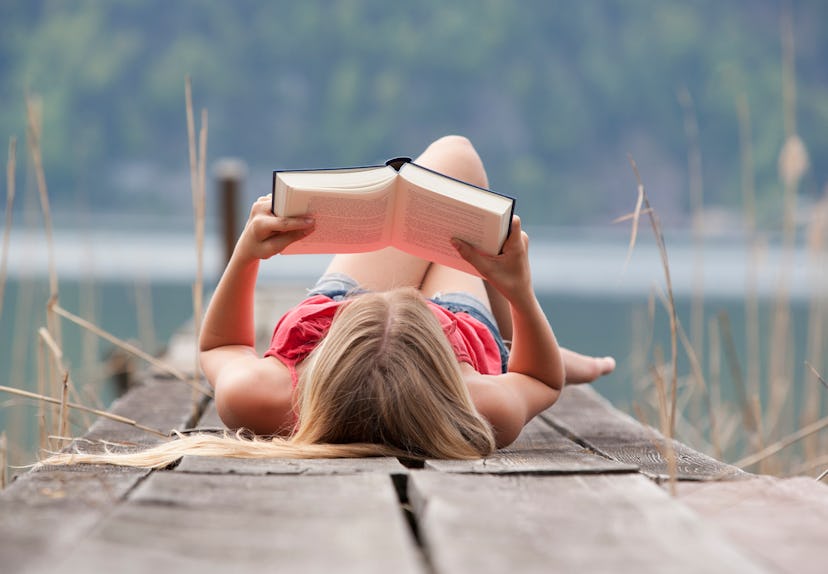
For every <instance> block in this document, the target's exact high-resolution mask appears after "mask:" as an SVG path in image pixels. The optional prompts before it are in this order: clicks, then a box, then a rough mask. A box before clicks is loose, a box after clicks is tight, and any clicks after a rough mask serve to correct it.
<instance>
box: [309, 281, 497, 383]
mask: <svg viewBox="0 0 828 574" xmlns="http://www.w3.org/2000/svg"><path fill="white" fill-rule="evenodd" d="M366 292H367V290H366V289H362V288H361V287H360V286H359V284H358V283H357V282H356V281H355V280H354V279H353V278H352V277H350V276H348V275H345V274H344V273H327V274H325V275H323V276H322V277H320V278H319V281H317V282H316V285H314V286H313V288H312V289H310V291H308V297H312V296H314V295H325V296H326V297H330V298H331V299H333V300H334V301H342V300H343V299H346V298H347V297H350V296H353V295H359V294H360V293H366ZM429 300H430V301H432V302H433V303H435V304H437V305H439V306H440V307H443V308H444V309H446V310H448V311H451V312H452V313H467V314H469V315H471V316H472V317H474V318H475V319H477V320H478V321H480V322H481V323H483V325H485V327H486V328H487V329H488V330H489V332H491V334H492V337H494V340H495V344H497V349H498V351H499V353H500V370H501V372H502V373H505V372H506V367H507V365H508V362H509V350H508V349H507V348H506V344H505V343H504V341H503V337H502V336H501V334H500V331H499V330H498V328H497V322H496V321H495V318H494V315H493V314H492V312H491V311H490V310H489V308H488V307H486V305H484V304H483V302H482V301H480V299H478V298H477V297H475V296H474V295H472V294H471V293H466V292H465V291H453V292H450V293H437V294H436V295H435V296H434V297H432V298H431V299H429Z"/></svg>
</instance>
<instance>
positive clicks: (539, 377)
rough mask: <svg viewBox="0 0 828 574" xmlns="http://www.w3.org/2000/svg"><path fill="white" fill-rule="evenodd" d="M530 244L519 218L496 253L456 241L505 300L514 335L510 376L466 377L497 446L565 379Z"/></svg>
mask: <svg viewBox="0 0 828 574" xmlns="http://www.w3.org/2000/svg"><path fill="white" fill-rule="evenodd" d="M528 246H529V238H528V236H527V235H526V233H525V232H524V231H522V230H521V225H520V218H519V217H517V216H515V217H514V219H513V221H512V232H511V234H510V235H509V238H508V239H507V240H506V243H505V244H504V245H503V251H502V253H501V254H500V255H496V256H491V255H486V254H484V253H481V252H480V251H478V250H476V249H474V248H473V247H472V246H470V245H468V244H466V243H463V242H462V241H455V248H456V249H457V250H458V252H459V253H460V255H461V256H462V257H463V258H464V259H465V260H466V261H468V262H469V263H471V264H472V265H474V267H475V268H476V269H477V270H478V271H479V272H480V274H481V275H483V277H484V278H485V279H486V280H487V281H488V282H489V284H490V285H491V286H492V287H494V288H495V289H497V290H498V291H499V292H500V293H501V294H502V295H503V296H504V297H505V298H506V300H507V301H508V302H509V307H510V312H511V316H512V326H513V333H512V348H511V352H510V354H509V367H508V372H507V373H506V374H503V375H497V376H494V377H487V376H476V377H475V376H471V377H467V380H469V382H470V385H469V388H470V391H471V392H472V397H473V399H474V400H475V405H476V406H477V407H478V409H479V410H480V411H481V414H483V415H484V416H486V418H487V419H488V420H489V421H490V422H492V424H493V425H494V426H495V429H496V431H498V445H499V446H504V445H505V444H509V443H510V442H512V440H514V439H515V438H517V435H518V434H519V433H520V429H522V428H523V425H525V424H526V423H527V422H528V421H529V420H531V419H532V418H533V417H534V416H535V415H537V414H539V413H540V412H542V411H543V410H545V409H547V408H548V407H550V406H551V405H552V404H553V403H554V402H555V401H556V400H557V399H558V397H559V396H560V392H561V389H562V388H563V385H564V381H565V379H566V373H565V370H564V362H563V358H562V356H561V351H560V348H559V347H558V342H557V340H556V338H555V334H554V333H553V331H552V327H551V326H550V325H549V322H548V321H547V319H546V315H545V314H544V312H543V309H542V308H541V306H540V303H539V302H538V299H537V297H536V296H535V292H534V289H533V288H532V277H531V271H530V268H529V256H528Z"/></svg>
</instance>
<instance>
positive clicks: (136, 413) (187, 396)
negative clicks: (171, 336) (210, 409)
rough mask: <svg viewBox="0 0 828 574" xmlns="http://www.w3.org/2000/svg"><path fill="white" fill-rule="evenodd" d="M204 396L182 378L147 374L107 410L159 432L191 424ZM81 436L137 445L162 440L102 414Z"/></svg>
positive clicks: (204, 399) (199, 411) (198, 415)
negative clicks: (155, 376) (156, 376)
mask: <svg viewBox="0 0 828 574" xmlns="http://www.w3.org/2000/svg"><path fill="white" fill-rule="evenodd" d="M205 388H206V387H205ZM207 400H208V397H207V396H205V395H204V394H197V395H194V394H193V389H192V387H190V386H189V385H188V384H186V383H184V382H183V381H179V380H175V379H168V378H160V377H158V378H148V379H145V381H144V382H143V383H140V384H138V385H136V386H134V387H132V388H130V390H129V392H128V393H127V394H125V395H124V396H123V397H121V398H119V399H117V400H116V401H115V402H114V403H113V404H112V406H111V407H110V409H109V412H111V413H113V414H117V415H121V416H124V417H127V418H129V419H132V420H134V421H136V422H138V423H140V424H142V425H144V426H146V427H149V428H152V429H155V430H158V431H161V432H162V433H169V432H170V431H171V430H173V429H182V428H187V427H190V426H192V425H193V424H194V423H195V421H196V420H198V418H199V417H200V416H201V411H202V410H203V409H204V406H205V404H206V402H207ZM84 438H86V439H87V440H107V441H112V442H123V443H127V444H129V443H134V444H140V445H150V444H157V443H158V442H161V441H163V440H165V439H164V438H162V437H159V436H157V435H155V434H152V433H147V432H145V431H142V430H140V429H138V428H135V427H133V426H130V425H126V424H123V423H119V422H116V421H113V420H109V419H105V418H99V419H98V420H97V421H96V422H95V424H93V425H92V426H91V427H90V428H89V430H88V431H87V433H86V434H85V435H84ZM79 447H80V448H83V445H82V444H80V445H79Z"/></svg>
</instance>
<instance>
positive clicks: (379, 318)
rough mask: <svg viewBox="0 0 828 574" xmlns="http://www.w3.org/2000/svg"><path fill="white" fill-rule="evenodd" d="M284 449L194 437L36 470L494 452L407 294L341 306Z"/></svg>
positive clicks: (447, 357)
mask: <svg viewBox="0 0 828 574" xmlns="http://www.w3.org/2000/svg"><path fill="white" fill-rule="evenodd" d="M297 400H298V407H299V420H298V424H297V429H296V432H295V433H294V434H293V436H291V437H290V438H288V439H285V438H280V437H273V438H263V437H254V438H252V439H248V438H243V437H242V433H236V435H235V436H231V435H227V434H225V436H215V435H207V434H198V435H190V436H181V437H180V438H178V439H176V440H173V441H170V442H167V443H164V444H161V445H158V446H154V447H150V448H149V449H147V450H143V451H140V452H134V453H106V454H83V453H64V454H57V455H54V456H52V457H51V458H49V459H47V460H45V461H43V464H73V463H93V464H94V463H108V464H116V465H124V466H140V467H153V468H158V467H163V466H167V465H169V464H171V463H172V462H174V461H175V460H177V459H178V458H179V457H181V456H182V455H185V454H186V455H200V456H227V457H236V458H271V457H283V458H341V457H363V456H400V457H407V458H448V459H452V458H454V459H468V458H479V457H481V456H486V455H488V454H490V453H491V452H493V451H494V450H495V439H494V433H493V431H492V428H491V426H490V425H489V423H488V422H487V421H486V420H485V419H484V418H483V417H482V416H481V415H480V414H479V413H478V412H477V410H476V409H475V407H474V404H473V402H472V399H471V396H470V394H469V391H468V387H467V386H466V384H465V382H464V380H463V377H462V374H461V372H460V367H459V364H458V362H457V359H456V358H455V355H454V352H453V351H452V349H451V346H450V344H449V342H448V340H447V338H446V337H445V335H444V334H443V330H442V327H441V326H440V323H439V322H438V321H437V319H436V317H435V316H434V314H433V313H432V312H431V310H430V309H429V308H428V306H427V304H426V302H425V300H424V299H423V297H422V295H421V294H420V293H419V291H417V290H416V289H412V288H405V289H397V290H393V291H386V292H382V293H366V294H363V295H360V296H358V297H354V298H353V299H349V300H348V301H346V302H345V303H344V304H343V305H342V306H341V307H340V309H339V311H338V312H337V314H336V316H335V317H334V320H333V322H332V323H331V327H330V330H329V331H328V333H327V335H326V336H325V337H324V339H323V340H322V341H321V342H320V343H319V344H318V345H317V347H316V349H314V351H313V352H312V353H311V354H310V356H309V357H308V358H307V359H306V361H305V368H304V370H303V372H302V374H301V376H300V380H299V387H298V398H297Z"/></svg>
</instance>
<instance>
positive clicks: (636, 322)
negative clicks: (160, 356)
mask: <svg viewBox="0 0 828 574" xmlns="http://www.w3.org/2000/svg"><path fill="white" fill-rule="evenodd" d="M530 231H531V230H530ZM531 235H532V237H533V240H532V246H531V249H530V252H531V253H532V260H533V261H532V263H533V269H534V270H535V272H534V274H535V275H534V277H535V283H536V289H537V290H538V292H539V293H540V297H541V302H542V304H543V307H544V309H545V311H546V313H547V315H548V316H549V318H550V321H551V323H552V325H553V327H554V329H555V331H556V334H557V336H558V338H559V340H560V342H561V344H563V345H565V346H568V347H570V348H572V349H574V350H577V351H580V352H584V353H589V354H598V355H613V356H615V357H616V359H617V360H618V369H617V371H616V373H614V374H613V375H611V376H609V377H606V378H605V379H604V380H602V381H600V382H599V383H597V385H596V387H597V389H598V390H599V391H600V392H601V393H602V394H604V395H605V396H606V397H608V398H609V399H610V400H612V401H613V402H614V403H615V404H617V405H618V406H619V407H621V408H624V409H629V408H630V405H632V404H633V403H634V402H642V401H643V400H644V399H643V397H642V396H641V394H642V391H641V389H640V388H639V387H638V386H637V385H636V384H635V381H636V380H637V379H639V378H642V377H646V368H647V365H648V364H651V363H652V361H653V359H652V356H653V354H652V353H653V348H655V347H656V346H658V347H660V348H661V349H663V350H664V353H665V355H667V356H669V352H670V337H669V324H668V321H667V316H666V314H665V313H664V312H663V310H661V309H660V305H659V309H658V311H657V313H656V319H655V322H654V323H653V326H652V328H651V327H650V326H649V321H648V319H647V306H648V300H649V298H650V296H651V293H652V292H653V289H654V287H655V286H658V285H663V284H664V280H663V268H662V266H661V262H660V259H659V255H658V252H657V250H656V249H655V247H654V245H653V244H652V242H648V241H647V240H646V239H642V240H641V242H640V244H639V245H638V246H637V247H636V250H635V252H634V254H633V256H632V258H631V259H630V260H629V262H628V263H626V264H625V261H626V258H627V242H628V238H627V237H626V236H625V235H623V234H601V233H597V234H596V233H594V232H593V233H587V232H585V231H584V230H536V231H534V232H531ZM42 237H43V236H42V233H39V232H26V231H25V230H23V231H15V233H14V234H13V237H12V252H11V253H12V256H11V258H10V266H9V268H10V278H9V281H8V284H7V287H6V292H5V297H4V307H3V315H2V324H0V365H2V368H0V384H4V385H9V386H16V387H20V388H26V389H29V390H35V389H36V381H37V370H36V367H35V359H34V357H35V355H36V348H37V330H38V328H40V327H42V326H44V325H45V320H46V319H45V302H46V300H47V297H48V285H47V283H48V281H47V278H46V269H47V268H48V263H47V261H48V259H47V256H48V255H47V252H46V249H45V245H44V244H43V239H42ZM56 239H57V241H56V247H55V251H56V254H57V261H58V275H59V277H60V301H61V305H62V306H63V307H64V308H66V309H68V310H70V311H72V312H74V313H76V314H79V315H81V316H83V317H86V318H89V319H91V320H93V321H94V322H95V323H97V324H98V325H100V326H101V327H102V328H103V329H105V330H107V331H109V332H111V333H113V334H114V335H116V336H117V337H120V338H122V339H127V340H132V341H135V342H137V343H138V344H139V345H140V346H141V347H142V348H144V349H146V350H149V351H157V350H158V349H160V348H161V346H162V345H163V343H164V342H165V341H166V340H167V339H168V338H169V336H170V335H171V334H172V333H173V332H174V330H175V329H176V328H178V327H179V326H180V325H181V324H182V323H184V322H185V321H186V320H187V319H188V318H190V317H191V315H192V300H191V286H190V282H191V281H192V278H193V276H194V274H195V247H194V243H193V241H192V239H191V237H190V236H188V235H186V234H182V233H170V232H166V231H163V230H157V231H152V232H149V233H148V232H142V233H137V232H123V231H115V230H112V231H99V232H89V231H87V232H82V231H63V232H58V233H57V234H56ZM673 243H674V244H673V245H672V246H671V245H670V243H669V242H668V249H670V268H671V274H672V278H673V287H674V292H675V295H676V300H677V303H678V314H679V318H680V320H681V321H682V323H683V324H684V325H685V327H686V329H687V330H688V331H689V329H690V326H689V325H690V294H691V293H692V291H693V287H694V284H695V282H700V284H701V285H702V287H703V290H704V293H705V315H706V320H705V325H706V324H707V320H708V319H709V318H711V317H715V316H716V315H717V314H718V313H720V312H725V313H726V314H727V315H728V316H729V318H730V321H731V323H732V325H733V333H734V339H735V341H736V347H737V350H738V352H739V353H740V356H741V360H742V361H743V360H744V347H745V334H744V303H743V300H744V296H743V294H744V291H745V277H746V275H747V273H748V270H749V269H750V265H749V263H748V261H749V260H750V258H749V257H748V256H747V252H746V250H745V248H744V246H743V245H742V244H741V242H739V241H733V240H722V241H720V242H718V243H717V244H715V245H708V246H706V248H705V251H704V255H703V264H704V265H703V269H704V271H703V272H702V273H698V272H697V271H695V269H697V265H698V263H699V259H698V258H697V256H696V254H695V252H694V251H693V250H692V248H691V246H690V245H689V243H688V242H687V241H684V240H682V239H681V238H678V239H676V240H675V241H674V242H673ZM327 260H328V257H324V256H320V257H278V258H275V259H273V260H271V261H269V262H266V263H265V264H264V265H263V267H262V280H264V281H276V280H279V279H284V280H286V281H290V282H291V283H296V282H297V281H301V282H310V281H312V279H313V278H314V277H315V276H316V275H317V274H318V273H319V272H320V271H321V270H322V269H323V268H324V265H325V263H326V261H327ZM817 267H818V268H819V269H822V268H823V267H821V266H817ZM220 268H221V257H220V249H219V245H218V242H217V241H216V239H215V238H208V241H207V244H206V249H205V269H206V276H207V277H208V278H209V281H208V286H207V289H209V287H210V283H211V282H212V281H215V279H216V278H217V276H218V274H219V273H220ZM782 271H784V272H785V275H784V277H785V278H786V279H785V282H786V285H787V288H788V290H789V292H790V293H791V297H792V304H791V309H792V330H791V340H792V348H793V349H794V351H793V353H794V356H793V357H791V360H790V363H791V365H793V368H794V369H795V370H796V373H797V379H796V380H797V387H796V388H795V393H796V394H797V396H799V395H800V394H801V391H800V390H797V389H799V388H801V387H802V386H803V385H806V384H809V383H807V382H806V379H807V377H805V376H804V367H803V366H802V365H803V363H804V361H805V359H806V356H805V349H806V347H807V339H808V335H807V333H808V304H809V299H810V294H811V293H813V292H821V293H823V294H826V293H828V289H825V283H824V277H822V276H819V275H817V274H816V272H815V266H814V264H813V262H811V261H809V259H808V255H807V253H805V252H803V251H801V250H800V251H797V252H795V253H794V254H793V256H792V258H790V260H789V261H788V262H786V259H785V258H784V254H783V252H782V251H781V250H778V249H777V250H773V249H766V250H765V252H764V254H763V256H762V259H761V260H760V263H759V265H758V266H757V267H756V268H755V277H756V281H755V283H754V285H755V288H756V289H757V291H758V292H759V294H760V295H761V296H762V297H763V298H764V301H765V302H764V303H763V304H762V308H761V313H760V316H761V320H762V323H761V330H760V332H761V333H763V340H762V349H763V350H765V351H766V350H767V340H766V338H765V337H764V335H766V334H767V333H768V331H769V329H768V325H769V317H770V305H769V303H768V301H769V299H770V297H771V296H772V294H773V292H774V290H775V288H776V286H777V285H778V283H779V281H780V272H782ZM63 325H64V330H63V350H64V353H65V355H66V361H67V363H68V364H69V366H70V369H71V371H72V376H73V380H75V382H76V384H78V386H81V387H87V392H88V393H89V394H88V396H89V397H92V396H93V395H94V397H96V399H95V400H99V401H100V403H101V405H104V406H105V405H106V404H108V402H109V401H111V400H112V398H113V397H114V395H115V391H114V390H113V387H112V385H111V384H110V382H109V380H108V379H107V378H106V377H105V375H104V374H103V373H102V370H101V369H100V367H99V365H100V364H101V363H102V362H105V361H106V357H107V356H108V353H109V352H110V351H111V346H110V345H109V344H108V343H106V342H101V341H99V340H97V339H96V338H95V337H94V336H91V335H90V334H89V333H87V332H85V331H82V330H81V329H79V328H77V327H74V326H72V325H70V324H68V323H66V322H64V323H63ZM651 332H652V334H653V337H652V343H651V344H650V345H649V346H647V348H643V347H645V345H646V343H647V341H648V340H649V339H650V334H651ZM822 355H823V356H826V355H827V354H825V353H823V354H822ZM814 366H815V367H816V368H817V369H819V370H820V372H823V373H824V372H825V367H826V365H825V364H819V365H814ZM742 368H743V369H744V365H742ZM642 369H643V370H642ZM722 370H723V371H726V370H727V369H726V367H723V368H722ZM688 372H689V365H688V363H687V360H686V359H685V358H683V354H682V359H681V361H680V373H682V374H686V373H688ZM728 379H729V377H728V375H727V372H724V373H723V376H722V385H723V389H724V390H723V394H724V395H725V396H726V397H731V398H732V396H733V391H732V383H731V382H729V380H728ZM92 401H93V399H92V398H89V399H88V400H87V402H88V403H89V404H92ZM35 423H36V409H35V408H34V407H33V406H31V403H30V402H29V401H25V400H24V401H21V400H20V399H17V398H15V397H11V396H9V395H5V394H0V430H6V431H7V432H8V434H9V435H10V439H11V440H13V441H14V442H15V443H16V444H18V445H33V444H34V443H35V439H34V437H35V435H36V424H35ZM30 458H31V457H30V456H29V457H28V458H27V457H25V456H22V455H21V456H18V457H15V460H16V462H25V461H26V460H30Z"/></svg>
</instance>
